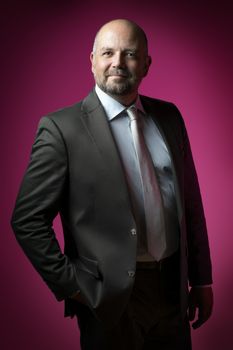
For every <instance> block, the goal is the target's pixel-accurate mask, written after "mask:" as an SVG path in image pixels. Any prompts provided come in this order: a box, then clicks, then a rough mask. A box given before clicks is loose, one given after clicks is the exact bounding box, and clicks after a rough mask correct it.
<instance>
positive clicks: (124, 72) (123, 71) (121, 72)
mask: <svg viewBox="0 0 233 350" xmlns="http://www.w3.org/2000/svg"><path fill="white" fill-rule="evenodd" d="M111 75H119V76H123V77H126V78H130V77H131V76H132V75H131V73H130V72H129V71H128V70H127V69H122V68H117V69H111V70H109V71H108V72H107V73H106V74H105V76H106V77H109V76H111Z"/></svg>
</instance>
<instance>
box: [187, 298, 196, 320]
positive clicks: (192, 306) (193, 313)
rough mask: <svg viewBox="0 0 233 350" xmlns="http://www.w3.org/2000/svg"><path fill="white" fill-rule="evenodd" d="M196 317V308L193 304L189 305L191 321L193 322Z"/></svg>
mask: <svg viewBox="0 0 233 350" xmlns="http://www.w3.org/2000/svg"><path fill="white" fill-rule="evenodd" d="M195 316H196V306H195V305H194V304H193V303H191V302H190V303H189V308H188V317H189V321H193V320H194V318H195Z"/></svg>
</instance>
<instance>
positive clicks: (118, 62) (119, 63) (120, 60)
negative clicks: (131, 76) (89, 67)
mask: <svg viewBox="0 0 233 350" xmlns="http://www.w3.org/2000/svg"><path fill="white" fill-rule="evenodd" d="M112 67H113V68H120V67H125V60H124V55H123V53H121V52H116V53H115V55H114V56H113V60H112Z"/></svg>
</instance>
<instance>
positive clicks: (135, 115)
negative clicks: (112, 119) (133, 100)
mask: <svg viewBox="0 0 233 350" xmlns="http://www.w3.org/2000/svg"><path fill="white" fill-rule="evenodd" d="M126 111H127V113H128V116H129V118H130V121H132V120H138V113H137V108H136V107H135V106H134V105H133V106H130V107H129V108H127V110H126Z"/></svg>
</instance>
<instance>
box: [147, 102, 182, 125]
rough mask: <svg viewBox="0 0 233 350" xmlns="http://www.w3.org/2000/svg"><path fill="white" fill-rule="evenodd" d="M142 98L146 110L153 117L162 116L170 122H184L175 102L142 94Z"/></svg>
mask: <svg viewBox="0 0 233 350" xmlns="http://www.w3.org/2000/svg"><path fill="white" fill-rule="evenodd" d="M140 99H141V102H142V105H143V107H144V109H145V111H146V112H147V113H149V114H150V115H151V116H152V117H153V116H154V117H155V118H157V119H161V118H162V119H163V120H165V121H167V122H169V123H177V122H178V123H179V124H183V123H184V121H183V118H182V115H181V113H180V111H179V109H178V108H177V106H176V105H175V104H174V103H173V102H170V101H164V100H161V99H157V98H152V97H148V96H144V95H140Z"/></svg>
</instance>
